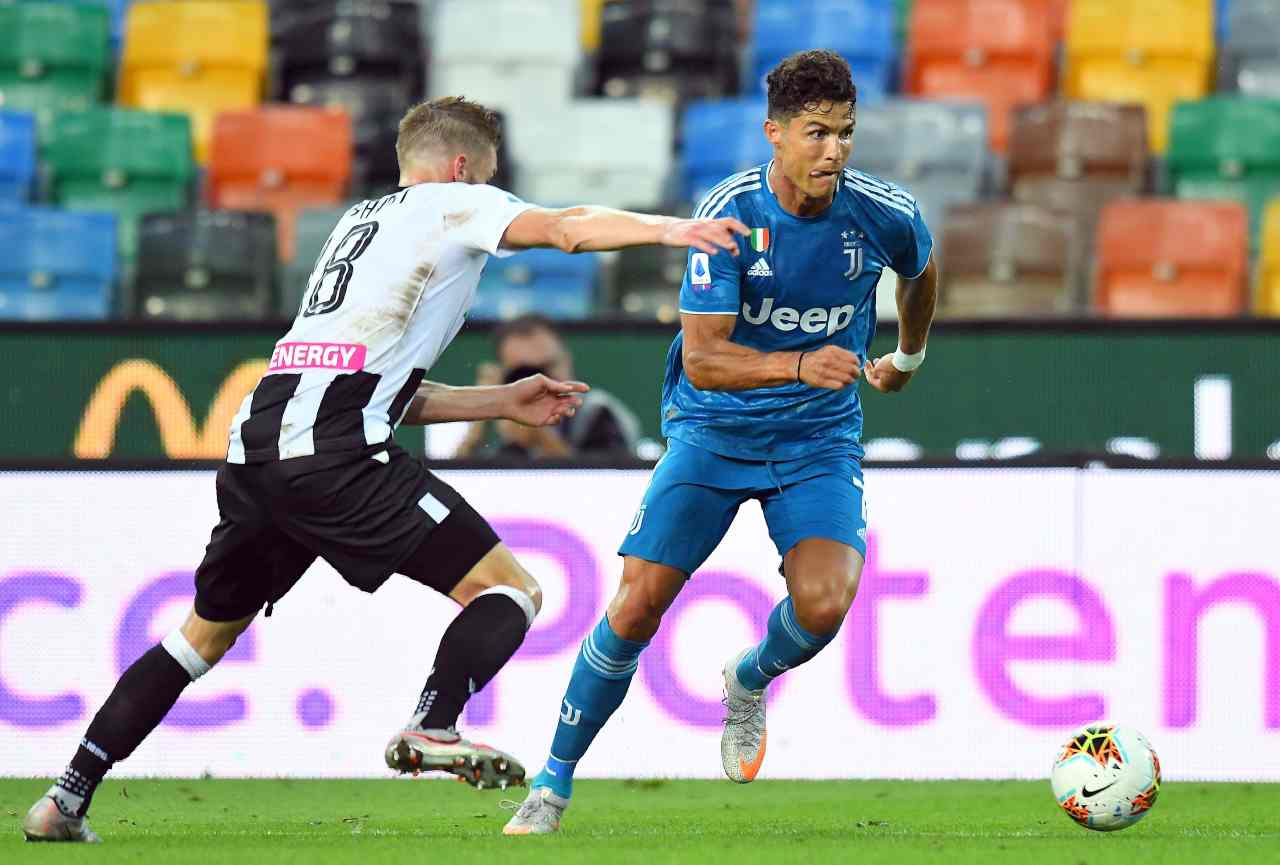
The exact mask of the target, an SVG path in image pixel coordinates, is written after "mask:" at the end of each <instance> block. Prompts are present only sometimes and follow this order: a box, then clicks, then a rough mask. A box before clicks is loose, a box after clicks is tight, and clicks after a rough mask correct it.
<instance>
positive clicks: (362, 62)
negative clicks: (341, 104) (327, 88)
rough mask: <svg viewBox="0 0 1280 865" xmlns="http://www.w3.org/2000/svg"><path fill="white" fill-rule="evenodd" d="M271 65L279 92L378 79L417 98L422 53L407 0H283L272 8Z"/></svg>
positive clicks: (416, 15) (408, 98) (420, 86)
mask: <svg viewBox="0 0 1280 865" xmlns="http://www.w3.org/2000/svg"><path fill="white" fill-rule="evenodd" d="M271 11H272V15H271V44H272V52H273V53H272V67H273V73H274V76H275V77H276V78H277V79H278V82H279V92H281V93H285V94H287V93H289V92H291V91H292V90H293V89H294V88H295V87H296V86H297V85H299V84H302V83H306V82H311V81H315V80H318V79H319V80H328V79H350V80H353V81H354V80H364V81H369V82H371V83H378V84H380V85H384V86H387V87H391V88H394V89H396V90H397V91H399V92H402V93H404V94H405V97H404V103H405V104H402V105H401V106H400V109H401V110H403V109H404V108H406V107H407V105H408V103H409V102H410V101H415V102H416V101H417V100H419V99H421V98H422V90H423V84H424V76H425V70H424V66H423V58H424V56H425V54H426V51H425V47H424V45H423V40H422V33H421V31H420V29H419V20H420V17H421V15H420V12H419V9H418V4H417V3H415V2H412V0H362V2H357V3H353V2H350V0H289V2H278V0H277V2H276V3H275V5H273V6H272V10H271Z"/></svg>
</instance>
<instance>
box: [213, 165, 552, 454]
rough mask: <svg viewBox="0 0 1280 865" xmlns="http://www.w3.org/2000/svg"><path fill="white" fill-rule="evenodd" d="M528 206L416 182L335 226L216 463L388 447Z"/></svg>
mask: <svg viewBox="0 0 1280 865" xmlns="http://www.w3.org/2000/svg"><path fill="white" fill-rule="evenodd" d="M530 207H532V205H530V204H526V203H525V202H523V201H520V200H519V199H518V198H516V197H515V196H513V195H511V194H509V193H507V192H503V191H502V190H500V189H497V188H495V187H492V186H484V185H479V184H466V183H423V184H418V185H416V186H410V187H408V188H406V189H402V190H400V191H398V192H396V193H394V194H392V195H387V196H385V197H383V198H377V199H371V200H369V201H363V202H361V203H360V204H357V205H355V206H354V207H352V208H351V209H350V210H348V211H347V212H346V213H345V214H344V215H343V217H342V218H341V219H340V220H338V224H337V225H336V226H335V227H334V229H333V231H332V233H330V235H329V239H328V240H327V241H326V242H325V245H324V249H323V250H322V251H321V253H320V257H319V258H317V259H316V264H315V268H314V269H313V270H312V272H311V276H310V279H309V280H308V283H307V288H306V292H305V294H304V295H303V298H302V306H301V308H300V309H299V310H298V317H297V318H296V319H294V322H293V327H291V328H290V329H289V332H288V333H286V334H285V335H284V336H283V337H282V338H281V339H280V341H279V342H277V343H276V346H275V350H274V351H272V353H271V362H270V364H269V366H268V368H267V372H266V374H264V375H263V377H262V379H261V381H259V382H258V384H257V386H256V387H255V388H254V389H253V392H252V393H250V394H249V395H248V396H247V397H245V400H244V402H243V403H242V404H241V405H240V410H239V412H237V413H236V416H235V418H234V419H233V420H232V421H231V435H230V444H229V446H228V448H227V462H230V463H261V462H271V461H273V460H284V459H291V458H293V457H301V456H310V455H312V454H317V453H334V452H339V451H346V450H360V449H363V448H365V447H367V446H370V445H377V444H381V443H383V442H385V441H387V439H388V438H390V436H391V431H392V430H393V429H394V428H395V427H396V425H397V424H399V423H400V420H401V419H402V418H403V417H404V413H405V411H406V410H407V409H408V407H409V401H410V400H411V399H412V398H413V394H414V392H415V391H416V390H417V388H418V385H419V384H420V383H421V381H422V379H423V376H425V375H426V371H427V370H429V369H430V368H431V367H432V365H433V364H434V363H435V362H436V359H437V358H438V357H439V356H440V354H441V352H443V351H444V350H445V348H446V347H447V346H448V345H449V343H450V342H451V341H452V340H453V338H454V336H456V335H457V333H458V330H459V329H460V328H461V327H462V322H463V320H464V319H465V317H466V314H467V310H468V309H470V308H471V304H472V303H473V302H474V300H475V294H476V285H477V283H478V282H479V281H480V273H481V271H483V270H484V265H485V262H486V261H487V260H488V257H489V256H490V255H498V256H505V255H509V254H510V253H509V252H505V251H502V250H499V248H498V244H499V242H500V241H501V239H502V235H503V233H504V232H505V231H506V230H507V226H508V225H510V224H511V221H512V220H513V219H515V218H516V216H518V215H519V214H520V213H522V212H524V211H525V210H528V209H529V208H530Z"/></svg>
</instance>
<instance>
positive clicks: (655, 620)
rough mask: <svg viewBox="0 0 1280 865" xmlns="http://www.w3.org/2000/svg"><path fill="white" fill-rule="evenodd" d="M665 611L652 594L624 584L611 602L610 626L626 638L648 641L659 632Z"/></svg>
mask: <svg viewBox="0 0 1280 865" xmlns="http://www.w3.org/2000/svg"><path fill="white" fill-rule="evenodd" d="M663 612H665V608H664V606H663V605H662V604H660V603H657V602H656V601H655V600H654V598H653V597H652V596H651V595H649V594H648V593H646V592H643V591H636V590H635V588H634V587H632V586H628V585H625V584H624V585H623V587H622V588H621V589H620V590H619V591H618V594H617V596H616V597H615V598H614V599H613V602H612V603H611V604H609V627H610V628H612V629H613V632H614V633H615V634H617V635H618V636H619V637H621V638H622V639H624V640H634V641H635V642H638V643H644V642H648V641H649V640H651V639H652V638H653V635H654V634H656V633H658V626H659V625H661V624H662V614H663Z"/></svg>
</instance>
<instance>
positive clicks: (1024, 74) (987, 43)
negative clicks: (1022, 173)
mask: <svg viewBox="0 0 1280 865" xmlns="http://www.w3.org/2000/svg"><path fill="white" fill-rule="evenodd" d="M910 41H911V49H910V57H909V59H908V69H907V75H906V78H905V87H904V89H905V90H906V91H907V92H909V93H912V94H915V95H917V96H920V97H923V98H928V99H950V100H959V101H968V102H983V103H985V104H986V106H987V131H988V133H989V135H990V141H991V146H992V148H993V149H994V150H996V151H997V152H1001V153H1002V152H1004V148H1005V142H1006V140H1007V138H1008V130H1009V118H1010V113H1011V112H1012V110H1013V109H1014V108H1015V107H1017V106H1018V105H1023V104H1028V103H1036V102H1043V101H1044V100H1045V99H1047V98H1048V97H1049V95H1050V93H1051V92H1052V88H1053V65H1054V40H1053V21H1052V11H1051V9H1050V7H1049V3H1048V0H916V4H915V8H914V10H913V12H912V19H911V35H910Z"/></svg>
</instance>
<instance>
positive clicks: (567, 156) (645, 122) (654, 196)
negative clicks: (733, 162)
mask: <svg viewBox="0 0 1280 865" xmlns="http://www.w3.org/2000/svg"><path fill="white" fill-rule="evenodd" d="M506 117H507V121H508V123H507V129H508V130H509V135H510V139H511V150H512V154H513V156H514V158H515V161H516V175H517V176H516V181H517V182H516V190H515V191H516V192H517V193H518V194H519V195H520V196H521V197H522V198H525V199H526V200H528V201H536V202H538V203H539V204H556V203H570V204H581V203H583V202H592V203H595V204H602V205H606V206H610V207H639V208H641V209H644V208H646V207H652V206H653V205H655V204H656V203H658V202H659V201H661V200H662V199H663V192H664V187H665V183H666V174H667V172H668V171H669V170H670V163H671V156H670V152H671V140H672V117H671V110H670V109H669V108H668V107H667V106H666V105H663V104H661V103H655V102H647V101H644V100H634V99H578V100H575V101H573V102H570V103H566V104H565V105H564V106H563V107H562V108H560V109H558V110H557V112H556V115H555V123H548V122H547V115H546V113H545V112H544V110H543V109H542V108H541V107H539V106H537V105H531V106H521V107H518V108H513V109H511V110H510V111H508V112H507V115H506Z"/></svg>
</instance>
